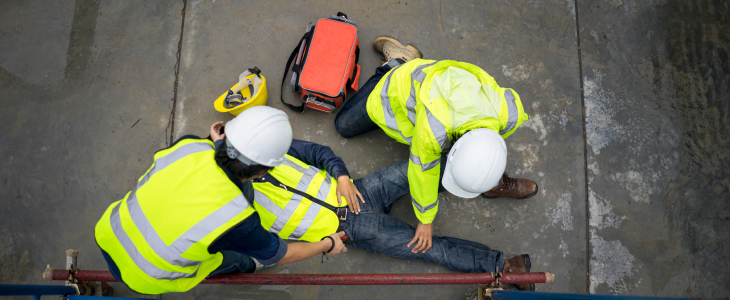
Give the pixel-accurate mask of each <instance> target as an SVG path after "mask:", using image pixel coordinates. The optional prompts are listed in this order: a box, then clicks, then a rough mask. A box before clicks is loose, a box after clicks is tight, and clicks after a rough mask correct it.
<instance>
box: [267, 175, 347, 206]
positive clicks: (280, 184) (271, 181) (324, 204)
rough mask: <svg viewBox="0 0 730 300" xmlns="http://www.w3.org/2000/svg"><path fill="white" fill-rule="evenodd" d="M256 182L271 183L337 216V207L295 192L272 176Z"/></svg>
mask: <svg viewBox="0 0 730 300" xmlns="http://www.w3.org/2000/svg"><path fill="white" fill-rule="evenodd" d="M256 181H258V182H268V183H271V184H272V185H274V186H275V187H279V188H282V189H285V190H287V191H290V192H292V193H294V194H297V195H300V196H302V197H304V198H307V199H309V200H310V201H312V202H314V203H317V204H319V205H320V206H322V207H324V208H326V209H329V210H331V211H332V212H334V213H335V214H337V207H335V206H333V205H331V204H329V203H327V202H324V201H322V200H319V199H317V198H315V197H312V196H311V195H309V194H307V193H305V192H302V191H300V190H297V189H295V188H293V187H290V186H288V185H285V184H283V183H281V182H280V181H279V180H277V179H276V178H274V176H271V174H266V175H264V176H263V177H261V178H259V179H256Z"/></svg>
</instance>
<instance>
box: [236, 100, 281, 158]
mask: <svg viewBox="0 0 730 300" xmlns="http://www.w3.org/2000/svg"><path fill="white" fill-rule="evenodd" d="M225 133H226V144H227V145H228V156H229V157H230V158H238V160H240V161H242V162H243V163H245V164H247V165H252V164H259V165H264V166H269V167H276V166H278V165H279V164H281V163H282V162H283V161H284V154H286V152H287V151H289V147H290V146H291V141H292V130H291V124H290V123H289V116H287V115H286V113H285V112H283V111H281V110H278V109H276V108H273V107H268V106H254V107H251V108H249V109H247V110H244V111H243V112H241V113H240V114H239V115H238V116H236V117H235V118H233V120H231V121H229V122H228V123H227V124H226V129H225Z"/></svg>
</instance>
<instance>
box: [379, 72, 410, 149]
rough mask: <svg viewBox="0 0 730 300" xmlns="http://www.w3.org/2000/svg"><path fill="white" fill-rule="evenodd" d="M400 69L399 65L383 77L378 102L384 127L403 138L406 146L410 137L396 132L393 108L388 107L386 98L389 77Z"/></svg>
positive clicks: (396, 122) (388, 102)
mask: <svg viewBox="0 0 730 300" xmlns="http://www.w3.org/2000/svg"><path fill="white" fill-rule="evenodd" d="M399 67H400V65H398V66H396V67H395V68H393V69H392V70H391V71H390V73H388V77H385V83H383V89H382V90H380V101H381V103H382V105H383V115H384V116H385V125H386V126H388V128H390V129H393V130H395V131H397V132H398V133H399V134H400V136H401V137H403V139H404V140H406V142H408V144H409V145H410V144H411V137H406V136H405V135H403V133H402V132H401V131H400V130H398V121H397V120H396V119H395V113H394V112H393V107H392V106H390V97H389V96H388V86H390V77H391V76H393V73H395V70H397V69H398V68H399Z"/></svg>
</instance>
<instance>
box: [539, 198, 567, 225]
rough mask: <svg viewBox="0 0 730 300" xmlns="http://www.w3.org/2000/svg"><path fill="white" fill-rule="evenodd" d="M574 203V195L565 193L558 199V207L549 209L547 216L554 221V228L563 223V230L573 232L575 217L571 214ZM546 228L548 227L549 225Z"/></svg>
mask: <svg viewBox="0 0 730 300" xmlns="http://www.w3.org/2000/svg"><path fill="white" fill-rule="evenodd" d="M572 203H573V195H572V194H571V193H563V194H561V195H560V197H559V198H558V202H557V207H556V208H548V209H547V211H546V212H545V216H547V217H549V218H550V219H552V224H551V225H552V226H555V224H558V223H561V227H560V228H561V229H563V230H573V215H572V214H571V212H570V208H571V206H572ZM544 227H547V225H545V226H544Z"/></svg>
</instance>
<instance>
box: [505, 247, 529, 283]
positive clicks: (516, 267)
mask: <svg viewBox="0 0 730 300" xmlns="http://www.w3.org/2000/svg"><path fill="white" fill-rule="evenodd" d="M531 267H532V263H531V262H530V256H529V255H527V254H522V255H518V256H515V257H512V258H510V259H508V260H505V261H504V273H525V272H530V268H531ZM515 286H516V287H517V289H518V290H520V291H535V284H534V283H522V284H516V285H515Z"/></svg>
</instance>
